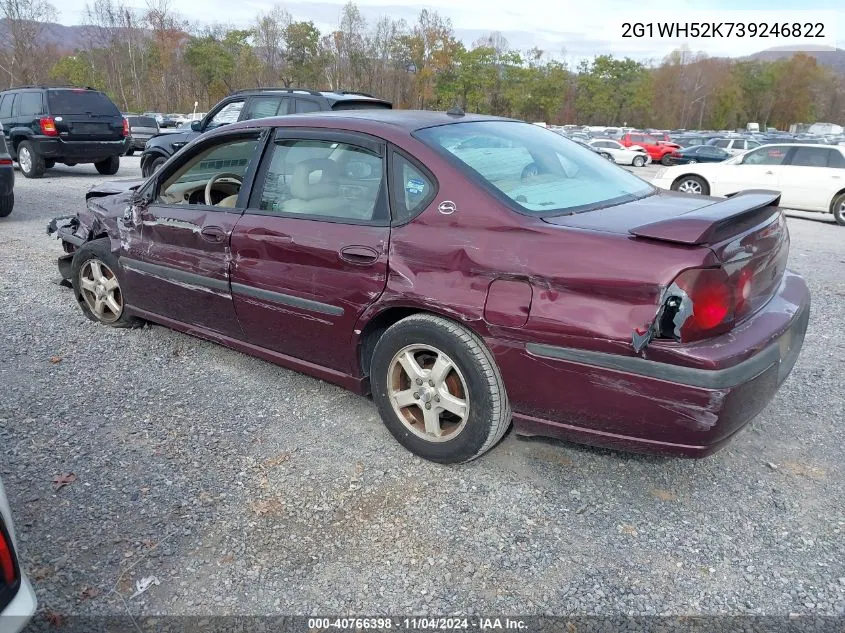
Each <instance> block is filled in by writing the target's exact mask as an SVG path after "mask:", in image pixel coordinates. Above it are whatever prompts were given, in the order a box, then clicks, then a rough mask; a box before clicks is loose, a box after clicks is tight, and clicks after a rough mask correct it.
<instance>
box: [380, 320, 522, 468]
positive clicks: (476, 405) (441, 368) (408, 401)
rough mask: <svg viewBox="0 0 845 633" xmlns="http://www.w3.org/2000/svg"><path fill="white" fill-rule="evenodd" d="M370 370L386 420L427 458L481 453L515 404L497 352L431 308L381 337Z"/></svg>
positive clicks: (456, 459) (457, 458) (447, 459)
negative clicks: (495, 358)
mask: <svg viewBox="0 0 845 633" xmlns="http://www.w3.org/2000/svg"><path fill="white" fill-rule="evenodd" d="M370 369H371V371H370V382H371V385H372V391H373V399H374V400H375V403H376V405H377V407H378V410H379V413H380V415H381V418H382V420H383V421H384V424H385V426H387V428H388V430H389V431H390V432H391V433H392V434H393V436H394V437H395V438H396V439H397V440H398V441H399V443H400V444H402V445H403V446H404V447H405V448H407V449H408V450H409V451H411V452H412V453H415V454H416V455H419V456H420V457H422V458H424V459H428V460H431V461H433V462H439V463H441V464H454V463H460V462H466V461H469V460H471V459H475V458H476V457H478V456H479V455H481V454H482V453H484V452H486V451H487V450H489V449H490V448H492V447H493V446H494V445H495V444H496V442H498V441H499V439H501V437H502V436H503V435H504V434H505V431H507V429H508V425H509V424H510V420H511V410H510V404H509V403H508V396H507V393H506V392H505V387H504V384H503V382H502V377H501V375H500V373H499V369H498V367H497V366H496V363H495V361H494V360H493V356H492V354H491V353H490V351H489V350H488V349H487V347H486V346H485V345H484V343H483V342H482V340H481V339H480V338H478V336H476V335H475V334H474V333H473V332H471V331H470V330H468V329H466V328H465V327H463V326H461V325H458V324H457V323H454V322H453V321H449V320H447V319H444V318H442V317H439V316H435V315H431V314H415V315H412V316H409V317H407V318H405V319H403V320H401V321H399V322H398V323H396V324H395V325H393V326H392V327H390V328H389V329H388V330H387V331H386V332H385V333H384V334H383V335H382V336H381V338H380V339H379V341H378V343H376V348H375V350H374V353H373V360H372V364H371V367H370Z"/></svg>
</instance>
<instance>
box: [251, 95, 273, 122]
mask: <svg viewBox="0 0 845 633" xmlns="http://www.w3.org/2000/svg"><path fill="white" fill-rule="evenodd" d="M281 101H282V98H281V97H253V98H252V99H250V101H249V106H248V108H247V111H246V113H245V114H244V120H246V119H266V118H267V117H271V116H276V114H277V113H278V111H279V105H280V104H281Z"/></svg>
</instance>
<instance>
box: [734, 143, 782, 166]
mask: <svg viewBox="0 0 845 633" xmlns="http://www.w3.org/2000/svg"><path fill="white" fill-rule="evenodd" d="M786 149H787V148H784V147H778V146H776V145H764V146H763V147H760V148H758V149H755V150H752V151H750V152H748V153H747V154H745V155H744V156H743V157H742V164H743V165H782V164H783V160H784V159H785V158H786Z"/></svg>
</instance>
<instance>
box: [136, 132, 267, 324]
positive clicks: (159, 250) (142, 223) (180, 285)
mask: <svg viewBox="0 0 845 633" xmlns="http://www.w3.org/2000/svg"><path fill="white" fill-rule="evenodd" d="M264 136H266V134H265V135H262V134H261V133H260V131H258V130H254V129H251V130H233V131H232V132H230V133H224V134H219V135H215V136H214V137H212V138H209V139H206V140H205V141H203V142H200V143H198V144H197V145H196V146H194V147H192V148H191V149H190V151H189V152H188V153H186V154H185V155H184V156H180V157H179V159H178V160H177V161H176V162H175V163H173V164H170V165H168V166H167V168H166V170H165V169H162V170H160V171H159V172H158V173H157V174H156V176H155V177H154V178H153V179H151V180H150V181H149V182H148V183H147V184H146V185H145V186H144V189H143V191H142V192H141V198H142V199H143V201H142V202H140V203H139V204H137V205H135V206H134V207H133V208H131V209H130V210H129V211H128V212H127V215H126V216H124V225H125V226H126V228H127V238H126V239H124V240H123V241H124V247H123V249H122V253H121V265H122V266H123V268H124V269H125V271H126V279H127V296H128V297H131V299H130V301H131V304H132V305H133V306H134V307H136V308H138V309H140V310H141V311H144V312H149V313H151V314H156V315H160V316H164V317H167V318H170V319H174V320H176V321H180V322H182V323H187V324H190V325H192V326H196V327H198V328H204V329H206V330H210V331H213V332H216V333H219V334H222V335H224V336H227V337H234V338H241V329H240V325H239V324H238V319H237V317H236V315H235V308H234V305H233V303H232V296H231V293H230V289H229V267H230V265H231V259H232V254H231V249H230V238H231V234H232V230H233V228H234V226H235V224H236V223H237V221H238V218H239V217H240V215H241V213H242V210H243V207H244V206H246V202H247V198H248V191H249V186H250V183H251V181H252V179H253V177H254V173H255V167H256V165H257V162H258V156H259V155H260V149H261V146H262V142H263V138H264ZM211 178H215V179H217V178H219V179H220V182H219V183H218V184H216V185H212V187H211V190H210V195H211V200H209V201H207V200H206V199H205V195H206V188H207V186H208V185H209V184H211V183H210V179H211ZM238 181H242V183H243V184H241V185H239V184H238ZM208 202H211V203H212V204H208Z"/></svg>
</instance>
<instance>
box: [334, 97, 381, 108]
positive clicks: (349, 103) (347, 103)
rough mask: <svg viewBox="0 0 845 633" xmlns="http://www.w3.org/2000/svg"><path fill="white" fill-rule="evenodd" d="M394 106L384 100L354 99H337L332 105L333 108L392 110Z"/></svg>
mask: <svg viewBox="0 0 845 633" xmlns="http://www.w3.org/2000/svg"><path fill="white" fill-rule="evenodd" d="M392 108H393V106H392V105H390V104H389V103H384V102H383V101H353V100H351V99H350V100H344V101H337V102H336V103H335V104H334V105H333V106H332V110H391V109H392Z"/></svg>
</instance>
